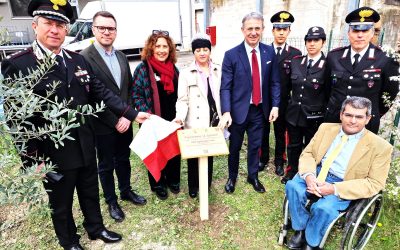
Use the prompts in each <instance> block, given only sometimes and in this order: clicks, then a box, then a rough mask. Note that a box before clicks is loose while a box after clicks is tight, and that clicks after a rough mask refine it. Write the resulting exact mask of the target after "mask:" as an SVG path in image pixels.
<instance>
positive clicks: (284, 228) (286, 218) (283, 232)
mask: <svg viewBox="0 0 400 250" xmlns="http://www.w3.org/2000/svg"><path fill="white" fill-rule="evenodd" d="M282 210H283V223H282V225H281V228H280V231H279V235H278V245H280V246H283V245H284V244H286V241H287V233H288V230H289V229H290V228H291V221H290V214H289V202H288V200H287V197H286V196H285V199H284V201H283V207H282Z"/></svg>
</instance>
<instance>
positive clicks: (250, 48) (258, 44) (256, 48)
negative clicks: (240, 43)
mask: <svg viewBox="0 0 400 250" xmlns="http://www.w3.org/2000/svg"><path fill="white" fill-rule="evenodd" d="M244 47H245V49H246V52H247V54H251V52H252V51H253V49H255V50H256V52H257V54H258V53H259V52H260V43H257V46H256V47H255V48H252V47H250V45H248V44H247V43H246V41H245V42H244Z"/></svg>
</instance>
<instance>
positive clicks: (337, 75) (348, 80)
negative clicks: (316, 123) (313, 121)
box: [325, 7, 399, 133]
mask: <svg viewBox="0 0 400 250" xmlns="http://www.w3.org/2000/svg"><path fill="white" fill-rule="evenodd" d="M379 20H380V16H379V14H378V13H377V12H376V11H375V10H374V9H371V8H369V7H361V8H359V9H356V10H354V11H352V12H351V13H350V14H348V15H347V17H346V23H348V24H349V31H348V33H347V34H348V38H349V41H350V46H347V47H343V48H338V49H335V50H332V51H331V52H329V53H328V56H327V75H326V82H327V83H328V85H329V87H330V92H331V94H330V98H329V102H328V105H327V110H326V114H325V122H340V120H339V113H340V106H341V103H342V102H343V101H344V100H345V99H346V98H348V97H349V96H361V97H366V98H368V99H370V100H371V102H372V118H371V120H370V122H369V123H368V125H367V126H366V127H367V129H369V130H371V131H372V132H374V133H377V132H378V130H379V120H380V117H381V116H382V115H384V114H385V113H386V112H387V111H388V110H389V108H388V107H387V106H386V105H385V104H384V101H383V100H384V98H383V96H384V94H385V93H386V94H387V95H388V98H389V100H393V99H394V98H395V97H396V95H397V92H398V91H399V83H398V82H396V80H395V79H394V78H395V77H393V76H397V75H398V74H399V71H398V70H399V64H398V63H397V62H395V61H394V60H393V59H392V58H389V57H388V56H387V55H386V54H385V52H383V51H382V50H381V49H380V48H379V47H376V46H375V45H373V44H372V43H370V41H371V39H372V37H373V35H374V23H376V22H378V21H379Z"/></svg>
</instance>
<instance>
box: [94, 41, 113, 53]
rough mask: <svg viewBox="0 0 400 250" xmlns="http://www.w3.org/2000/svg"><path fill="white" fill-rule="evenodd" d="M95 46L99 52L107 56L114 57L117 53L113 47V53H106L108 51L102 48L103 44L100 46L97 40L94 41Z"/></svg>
mask: <svg viewBox="0 0 400 250" xmlns="http://www.w3.org/2000/svg"><path fill="white" fill-rule="evenodd" d="M94 46H95V47H96V49H97V51H99V52H100V51H101V52H103V54H105V55H109V56H111V55H113V54H114V53H115V49H114V46H113V47H112V50H111V52H108V51H106V50H105V49H104V48H103V46H101V44H100V43H99V42H98V41H97V40H96V41H94Z"/></svg>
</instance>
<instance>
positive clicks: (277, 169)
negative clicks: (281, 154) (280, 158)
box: [275, 164, 284, 176]
mask: <svg viewBox="0 0 400 250" xmlns="http://www.w3.org/2000/svg"><path fill="white" fill-rule="evenodd" d="M275 174H277V175H278V176H283V174H284V171H283V165H277V164H275Z"/></svg>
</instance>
